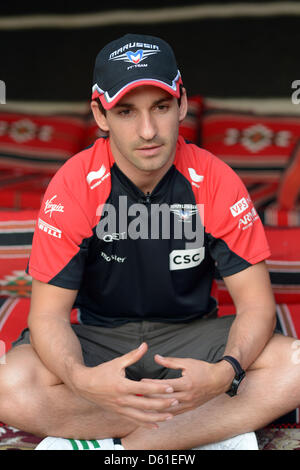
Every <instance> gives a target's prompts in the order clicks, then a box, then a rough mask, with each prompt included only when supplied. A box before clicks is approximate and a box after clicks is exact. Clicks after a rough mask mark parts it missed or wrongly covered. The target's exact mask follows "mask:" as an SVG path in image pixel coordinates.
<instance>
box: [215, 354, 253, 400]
mask: <svg viewBox="0 0 300 470" xmlns="http://www.w3.org/2000/svg"><path fill="white" fill-rule="evenodd" d="M221 361H227V362H229V364H231V365H232V367H233V368H234V372H235V377H234V379H233V381H232V384H231V386H230V389H229V390H227V392H226V393H227V395H229V396H230V397H234V396H235V395H236V394H237V391H238V388H239V386H240V383H241V381H242V380H243V378H244V377H245V375H246V372H245V371H244V370H243V369H242V367H241V364H240V363H239V361H238V360H237V359H235V358H234V357H232V356H223V357H222V358H221V359H219V360H218V361H217V362H221Z"/></svg>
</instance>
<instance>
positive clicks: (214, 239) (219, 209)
mask: <svg viewBox="0 0 300 470" xmlns="http://www.w3.org/2000/svg"><path fill="white" fill-rule="evenodd" d="M206 184H207V199H206V207H205V208H204V225H205V231H206V233H207V236H208V241H209V243H208V244H209V250H210V254H211V256H212V257H213V259H214V260H215V262H216V266H217V269H218V271H219V273H220V275H221V276H222V277H224V276H229V275H232V274H235V273H237V272H239V271H242V270H243V269H246V268H247V267H249V266H251V265H253V264H256V263H258V262H260V261H263V260H264V259H266V258H268V257H269V256H270V249H269V246H268V242H267V239H266V235H265V232H264V227H263V225H262V223H261V220H260V218H259V215H258V213H257V211H256V209H255V207H254V205H253V202H252V200H251V198H250V196H249V193H248V191H247V189H246V187H245V185H244V184H243V182H242V181H241V179H240V178H239V176H238V175H237V174H236V173H235V172H234V171H233V170H232V169H231V168H230V167H229V166H228V165H227V164H225V163H224V162H222V161H221V160H219V159H218V158H216V157H213V159H212V164H211V168H210V171H209V175H208V178H207V181H206Z"/></svg>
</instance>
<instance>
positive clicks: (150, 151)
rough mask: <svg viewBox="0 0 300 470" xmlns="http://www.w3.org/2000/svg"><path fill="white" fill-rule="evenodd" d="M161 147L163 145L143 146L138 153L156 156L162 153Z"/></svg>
mask: <svg viewBox="0 0 300 470" xmlns="http://www.w3.org/2000/svg"><path fill="white" fill-rule="evenodd" d="M161 147H162V145H143V147H139V148H138V149H137V151H138V152H139V153H141V154H142V155H146V156H147V155H149V156H151V155H156V154H157V153H158V152H159V151H160V149H161Z"/></svg>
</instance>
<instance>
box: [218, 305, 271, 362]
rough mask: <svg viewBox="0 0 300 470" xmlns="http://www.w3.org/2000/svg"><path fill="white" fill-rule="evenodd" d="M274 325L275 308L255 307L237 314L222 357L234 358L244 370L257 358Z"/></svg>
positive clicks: (269, 306)
mask: <svg viewBox="0 0 300 470" xmlns="http://www.w3.org/2000/svg"><path fill="white" fill-rule="evenodd" d="M275 324H276V316H275V306H274V305H273V304H271V305H268V306H261V305H260V306H255V307H253V308H249V307H248V308H245V309H244V310H243V311H240V312H237V315H236V318H235V320H234V322H233V324H232V327H231V329H230V332H229V336H228V341H227V344H226V348H225V352H224V355H229V356H233V357H235V358H236V359H237V360H238V361H239V362H240V364H241V365H242V367H243V368H244V369H245V370H246V369H247V368H248V367H249V366H250V365H251V364H252V363H253V362H254V361H255V360H256V359H257V357H258V356H259V354H260V353H261V351H262V350H263V348H264V347H265V345H266V344H267V342H268V341H269V339H270V338H271V336H272V334H273V332H274V328H275Z"/></svg>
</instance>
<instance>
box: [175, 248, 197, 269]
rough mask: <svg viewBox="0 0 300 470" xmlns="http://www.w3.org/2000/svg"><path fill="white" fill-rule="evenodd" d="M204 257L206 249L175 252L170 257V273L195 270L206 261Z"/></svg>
mask: <svg viewBox="0 0 300 470" xmlns="http://www.w3.org/2000/svg"><path fill="white" fill-rule="evenodd" d="M204 256H205V248H204V247H202V248H194V249H191V250H173V251H171V253H170V257H169V261H170V271H175V270H177V269H189V268H194V267H195V266H198V265H199V264H200V263H201V262H202V261H203V260H204Z"/></svg>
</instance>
